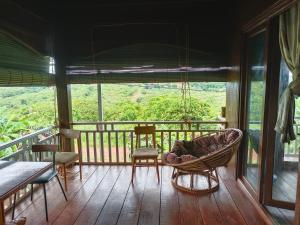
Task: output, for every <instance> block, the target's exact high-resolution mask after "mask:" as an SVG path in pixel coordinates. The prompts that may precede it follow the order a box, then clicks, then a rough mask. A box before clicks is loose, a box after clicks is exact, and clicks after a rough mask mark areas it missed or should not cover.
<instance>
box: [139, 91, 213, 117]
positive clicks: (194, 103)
mask: <svg viewBox="0 0 300 225" xmlns="http://www.w3.org/2000/svg"><path fill="white" fill-rule="evenodd" d="M187 104H190V112H187V115H185V112H184V107H183V104H182V102H181V99H180V98H179V97H178V96H175V95H167V96H155V97H152V98H150V99H149V101H148V102H145V103H144V105H143V106H142V108H143V109H144V111H143V113H142V116H141V117H142V119H143V120H154V121H155V120H165V121H172V120H184V119H190V120H209V119H212V118H213V115H212V114H211V107H210V105H209V104H207V103H204V102H200V101H199V100H198V99H196V98H193V97H192V98H191V101H190V102H189V101H188V103H187ZM186 116H187V117H188V118H186Z"/></svg>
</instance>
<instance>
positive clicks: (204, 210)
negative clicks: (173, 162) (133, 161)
mask: <svg viewBox="0 0 300 225" xmlns="http://www.w3.org/2000/svg"><path fill="white" fill-rule="evenodd" d="M83 171H84V175H83V177H84V179H83V180H82V181H80V180H79V178H78V176H77V177H74V179H71V180H70V182H69V191H68V193H67V196H68V202H66V201H65V200H64V198H63V195H62V193H61V191H60V189H59V186H58V183H57V182H56V181H55V180H53V181H52V182H51V183H49V184H48V185H47V194H48V211H49V222H48V223H47V222H46V219H45V212H44V199H43V195H42V191H41V190H37V191H36V192H35V193H34V201H33V202H31V201H30V199H26V200H25V201H23V202H22V203H21V204H20V205H18V207H17V210H16V215H17V216H26V217H27V219H28V223H27V225H44V224H55V225H73V224H76V225H92V224H93V225H94V224H97V225H100V224H105V225H113V224H119V225H127V224H128V225H135V224H141V225H158V224H162V225H168V224H170V225H179V224H181V225H184V224H186V225H194V224H195V225H196V224H197V225H215V224H223V225H225V224H227V225H231V224H236V225H246V224H248V225H262V224H267V223H266V222H265V221H264V220H263V216H262V215H261V214H260V213H259V212H258V210H257V209H256V208H255V207H254V205H253V204H252V202H251V201H250V200H249V198H248V195H247V194H245V192H244V191H242V187H241V185H240V184H239V183H237V182H235V180H234V179H233V178H232V177H231V176H229V175H228V173H227V171H226V169H225V168H221V169H220V170H219V173H220V175H221V177H222V179H221V186H220V189H219V190H218V191H217V192H215V193H213V194H208V195H203V196H193V195H189V194H185V193H182V192H179V191H177V190H176V189H174V188H173V186H172V185H171V183H170V175H171V172H172V169H171V168H170V167H167V166H163V167H160V172H161V183H160V184H158V183H157V179H156V173H155V169H154V168H149V169H148V168H137V174H136V180H135V182H134V185H131V183H130V176H131V167H129V166H84V169H83ZM9 218H10V214H8V215H7V219H9Z"/></svg>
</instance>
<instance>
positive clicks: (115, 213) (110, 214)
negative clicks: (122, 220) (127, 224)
mask: <svg viewBox="0 0 300 225" xmlns="http://www.w3.org/2000/svg"><path fill="white" fill-rule="evenodd" d="M130 175H131V167H129V166H126V167H124V169H123V171H122V173H121V174H120V177H119V179H118V180H117V182H116V184H115V186H114V188H113V190H112V192H111V194H110V195H109V197H108V199H107V201H106V203H105V206H104V208H103V209H102V211H101V213H100V215H99V217H98V219H97V222H96V225H107V224H109V225H115V224H117V222H118V218H119V215H120V213H121V209H122V207H123V204H124V201H125V198H126V195H127V193H128V190H129V187H130V184H131V182H130V179H128V178H129V177H130Z"/></svg>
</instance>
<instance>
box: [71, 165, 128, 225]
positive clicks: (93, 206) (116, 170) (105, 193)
mask: <svg viewBox="0 0 300 225" xmlns="http://www.w3.org/2000/svg"><path fill="white" fill-rule="evenodd" d="M122 169H123V167H121V166H120V167H111V168H110V169H109V171H108V172H107V174H106V175H105V177H104V178H103V180H102V181H101V183H100V184H99V185H98V187H97V189H96V190H95V191H94V193H93V195H92V196H91V198H90V199H89V200H88V202H87V204H86V206H85V207H84V208H83V210H82V211H81V213H80V215H79V216H78V218H77V220H76V222H75V223H74V224H75V225H94V224H95V223H96V221H97V218H98V215H99V214H100V212H101V210H102V209H103V207H104V205H105V203H106V200H107V198H108V197H109V195H110V193H111V190H112V189H113V187H114V185H115V183H116V181H117V180H118V178H119V176H120V173H121V172H122ZM72 224H73V223H72Z"/></svg>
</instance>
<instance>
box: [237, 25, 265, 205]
mask: <svg viewBox="0 0 300 225" xmlns="http://www.w3.org/2000/svg"><path fill="white" fill-rule="evenodd" d="M262 32H265V40H266V41H267V40H268V29H267V24H266V23H263V24H260V25H259V26H258V27H255V28H254V29H253V30H251V31H247V32H244V33H243V34H242V40H243V45H242V46H243V48H242V52H241V53H245V54H241V62H242V63H241V89H240V96H241V98H240V106H241V107H240V115H239V117H240V120H239V121H240V124H239V125H240V128H241V129H242V130H243V131H244V133H245V130H246V126H247V117H248V115H247V111H248V110H247V109H248V104H247V103H248V87H249V86H248V84H249V74H248V46H247V45H248V39H249V38H250V37H253V36H255V35H257V34H260V33H262ZM266 47H267V45H265V48H264V66H265V71H264V82H265V96H264V100H263V106H264V108H263V111H262V113H263V116H262V117H263V118H262V121H261V122H262V128H261V137H260V143H259V149H258V155H259V156H260V157H259V160H258V177H259V179H258V187H257V188H258V189H257V191H256V190H255V189H254V188H253V187H252V185H251V184H250V183H249V181H248V180H247V179H246V178H245V176H244V174H243V172H244V168H245V164H244V162H245V156H246V154H245V152H244V149H245V148H247V147H248V145H247V144H248V143H247V142H248V141H247V140H248V139H247V137H244V138H243V141H242V143H241V148H240V151H239V153H238V166H237V177H238V178H239V179H240V180H241V182H242V183H243V184H244V186H245V187H246V189H247V190H248V192H249V193H250V194H251V195H252V197H253V198H254V199H256V200H257V201H258V202H261V198H262V196H261V194H260V193H261V192H262V190H261V186H262V180H261V179H260V177H261V176H262V174H263V171H262V168H263V167H262V162H263V161H262V157H261V156H262V149H264V145H265V141H264V139H263V137H264V136H263V134H264V133H265V131H264V130H265V127H264V125H265V124H264V121H265V115H266V113H265V105H266V104H265V103H266V99H265V98H266V91H267V90H266V87H267V84H266V82H267V80H266V75H267V73H266V72H267V70H266V69H267V68H266V66H267V64H266V63H267V54H266V53H267V50H266ZM247 152H248V151H247Z"/></svg>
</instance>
